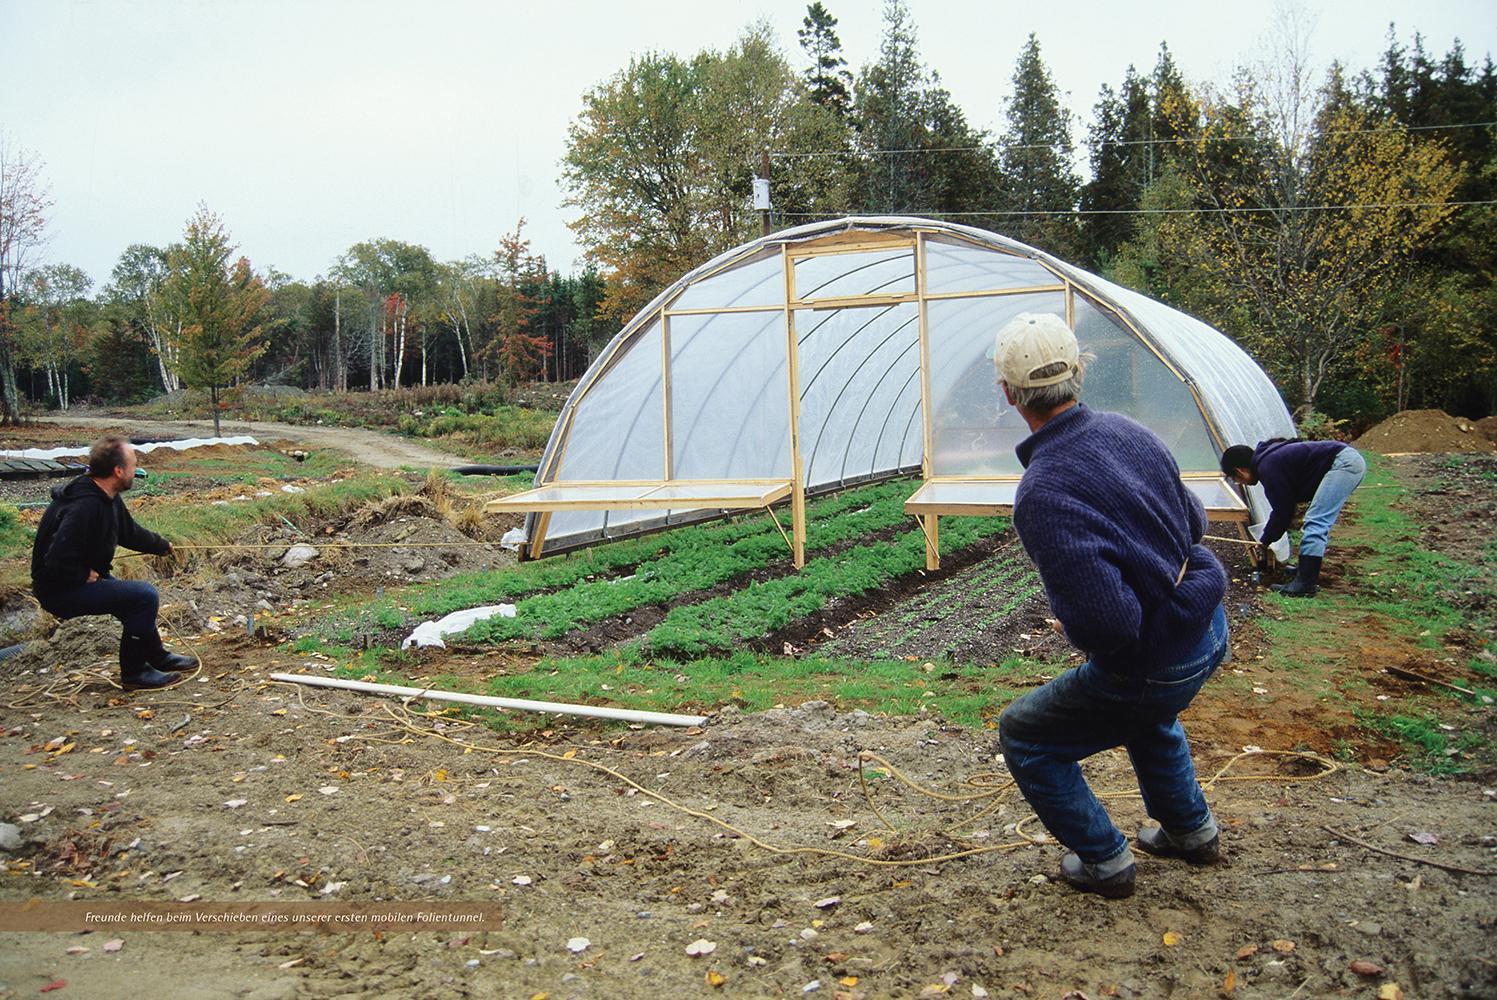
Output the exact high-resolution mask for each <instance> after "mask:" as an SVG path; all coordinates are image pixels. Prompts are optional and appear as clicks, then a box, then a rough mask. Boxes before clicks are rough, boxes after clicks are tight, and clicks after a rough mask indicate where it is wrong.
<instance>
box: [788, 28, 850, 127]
mask: <svg viewBox="0 0 1497 1000" xmlns="http://www.w3.org/2000/svg"><path fill="white" fill-rule="evenodd" d="M796 37H798V38H799V39H800V47H801V48H802V49H804V50H805V53H806V55H808V56H810V57H811V65H810V67H809V68H807V70H806V72H805V81H806V86H807V87H808V88H809V92H810V97H811V101H812V102H813V103H815V104H819V105H821V106H822V107H825V108H830V109H832V110H833V111H835V112H837V114H839V115H842V116H844V117H845V116H846V115H847V113H848V111H849V109H850V108H851V105H852V74H851V73H849V72H848V71H847V60H846V59H844V58H843V57H842V40H841V39H840V38H838V37H837V19H836V18H835V17H833V16H832V15H831V13H830V12H829V11H828V10H827V9H826V7H825V6H823V5H822V3H821V0H816V2H815V3H813V4H811V5H810V6H808V7H807V8H806V16H805V19H804V20H802V21H801V27H800V30H799V31H797V32H796Z"/></svg>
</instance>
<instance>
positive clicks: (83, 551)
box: [31, 435, 195, 691]
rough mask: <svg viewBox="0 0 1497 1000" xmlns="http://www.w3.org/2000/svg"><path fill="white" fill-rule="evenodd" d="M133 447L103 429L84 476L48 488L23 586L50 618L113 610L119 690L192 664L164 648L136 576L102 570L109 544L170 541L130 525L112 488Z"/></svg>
mask: <svg viewBox="0 0 1497 1000" xmlns="http://www.w3.org/2000/svg"><path fill="white" fill-rule="evenodd" d="M135 464H136V462H135V449H134V448H133V447H131V445H130V442H129V441H127V440H125V439H124V438H122V437H118V436H115V435H111V436H109V437H105V438H101V439H99V440H98V441H97V442H95V443H94V446H93V447H92V448H90V449H89V452H88V475H86V476H79V477H78V478H77V479H74V480H73V481H72V482H70V483H67V484H66V485H63V486H56V487H53V489H52V504H51V506H49V507H48V508H47V511H46V513H44V514H43V515H42V521H41V524H40V525H38V526H37V529H36V544H35V545H34V546H33V547H32V549H31V587H32V590H33V591H34V592H35V594H36V600H37V603H38V604H40V605H41V606H42V607H43V608H44V609H45V610H47V611H48V612H50V613H51V614H53V615H56V616H57V617H58V618H78V617H80V616H82V615H113V616H114V617H116V618H118V619H119V620H120V624H121V625H123V626H124V631H123V633H122V634H121V635H120V682H121V685H122V686H123V687H124V689H125V690H126V691H133V690H135V689H136V688H159V687H166V686H167V685H169V684H172V683H174V682H176V681H177V680H179V679H181V676H182V675H181V674H180V673H176V672H175V671H179V670H185V669H186V668H188V667H191V666H192V665H193V664H194V662H195V661H194V660H193V659H192V657H190V656H179V655H177V654H176V653H169V652H167V651H166V648H165V647H164V646H162V644H161V633H160V632H158V631H156V610H157V608H158V607H159V606H160V599H159V598H158V597H157V596H156V588H155V587H153V586H151V584H149V583H146V582H145V581H144V580H116V579H115V578H114V577H112V576H110V575H109V569H110V566H111V564H112V563H113V562H114V550H115V547H116V546H117V545H123V546H124V547H125V548H127V549H134V550H135V551H137V552H150V553H153V554H154V555H158V556H164V555H170V554H171V551H172V544H171V542H168V541H167V540H166V539H165V538H162V537H161V536H160V535H158V534H156V533H155V532H153V531H147V530H146V529H144V528H141V527H139V526H137V525H136V523H135V520H134V519H133V518H132V517H131V516H130V512H129V511H127V510H126V509H125V501H124V500H123V499H122V498H121V497H120V494H121V493H123V492H125V491H126V490H128V489H129V488H130V487H131V486H132V485H134V483H135Z"/></svg>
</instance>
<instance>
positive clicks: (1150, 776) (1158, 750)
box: [998, 606, 1227, 864]
mask: <svg viewBox="0 0 1497 1000" xmlns="http://www.w3.org/2000/svg"><path fill="white" fill-rule="evenodd" d="M1226 654H1227V615H1226V612H1225V611H1223V610H1222V608H1221V607H1220V606H1218V607H1217V609H1216V613H1215V614H1214V615H1212V617H1211V625H1210V627H1209V628H1207V629H1206V632H1205V634H1204V635H1203V636H1202V637H1201V641H1200V642H1198V643H1196V645H1195V648H1194V649H1192V650H1191V651H1190V652H1189V653H1188V654H1187V655H1186V656H1185V658H1184V659H1183V660H1181V661H1180V662H1179V663H1176V664H1173V665H1171V666H1168V667H1162V668H1159V669H1157V670H1155V671H1152V672H1151V673H1149V674H1147V675H1143V676H1138V677H1130V676H1124V675H1122V674H1117V673H1111V672H1108V671H1103V670H1099V669H1098V668H1097V667H1096V666H1094V665H1093V664H1092V662H1091V661H1090V660H1088V661H1087V662H1086V663H1083V664H1082V665H1081V666H1079V667H1077V668H1076V669H1074V670H1068V671H1066V672H1065V673H1064V674H1061V675H1060V676H1059V677H1057V678H1055V680H1053V681H1051V682H1050V683H1048V684H1046V685H1045V686H1044V687H1041V688H1036V689H1035V690H1034V691H1031V692H1030V693H1028V694H1026V695H1024V696H1023V697H1021V698H1018V699H1015V701H1014V702H1013V703H1012V704H1011V705H1009V706H1008V708H1007V709H1005V710H1004V712H1003V715H1002V717H1000V718H999V720H998V737H999V740H1000V742H1001V743H1002V746H1003V758H1004V761H1005V762H1006V763H1007V764H1008V770H1009V773H1010V774H1012V775H1013V776H1014V781H1015V782H1016V783H1017V784H1018V786H1019V791H1021V792H1023V793H1024V798H1025V800H1026V801H1028V803H1029V805H1030V807H1031V808H1032V809H1034V811H1035V814H1036V815H1037V816H1039V818H1040V822H1042V823H1044V824H1045V827H1046V829H1048V830H1049V831H1050V833H1051V834H1053V835H1054V837H1055V839H1056V840H1058V841H1060V842H1061V843H1062V844H1064V845H1065V846H1067V847H1069V848H1070V849H1071V850H1073V851H1075V852H1076V853H1077V854H1078V855H1080V857H1081V860H1082V861H1085V862H1087V863H1088V864H1099V863H1101V862H1104V861H1108V860H1111V859H1113V858H1116V857H1117V856H1118V855H1120V854H1121V853H1122V852H1123V851H1124V850H1126V849H1127V847H1128V839H1127V838H1126V837H1124V836H1123V834H1122V832H1121V831H1119V830H1118V828H1117V827H1116V826H1114V825H1113V822H1112V820H1111V819H1109V818H1108V816H1107V810H1105V809H1103V808H1102V803H1101V802H1099V801H1097V797H1096V796H1095V795H1094V794H1092V790H1091V788H1089V787H1088V786H1087V783H1086V779H1085V778H1083V777H1082V776H1081V768H1080V766H1079V765H1078V764H1077V762H1078V761H1081V760H1085V759H1086V758H1087V757H1090V756H1092V755H1093V754H1097V753H1101V752H1102V751H1103V750H1110V749H1112V748H1113V747H1118V746H1121V747H1126V748H1127V749H1128V756H1129V757H1130V758H1131V759H1132V761H1133V770H1134V772H1135V773H1136V774H1137V775H1138V787H1139V788H1140V789H1141V790H1142V791H1143V797H1144V808H1145V809H1146V810H1147V811H1148V814H1149V815H1150V816H1152V817H1153V818H1154V819H1156V820H1158V821H1159V823H1160V825H1161V826H1163V827H1164V829H1165V830H1166V831H1167V832H1169V833H1171V834H1176V835H1181V836H1184V835H1187V834H1191V833H1196V832H1198V831H1201V830H1203V828H1207V827H1210V826H1211V824H1212V823H1213V820H1212V817H1211V810H1210V809H1209V808H1207V806H1206V796H1205V795H1204V794H1202V792H1201V786H1200V785H1199V784H1198V783H1197V782H1196V772H1195V764H1194V763H1193V762H1192V761H1191V759H1190V745H1189V744H1188V743H1187V742H1186V741H1185V729H1184V727H1182V726H1181V725H1180V720H1179V719H1178V718H1176V716H1177V715H1179V713H1180V712H1181V711H1183V710H1184V709H1185V706H1187V705H1189V704H1190V702H1191V700H1192V699H1193V698H1195V696H1196V692H1198V691H1200V690H1201V686H1202V685H1203V684H1205V683H1206V679H1207V678H1208V677H1210V676H1211V674H1212V673H1213V672H1214V671H1215V670H1216V668H1217V666H1219V665H1220V664H1221V662H1222V660H1223V659H1224V658H1225V657H1226ZM1213 829H1214V828H1213ZM1202 839H1209V837H1206V838H1202Z"/></svg>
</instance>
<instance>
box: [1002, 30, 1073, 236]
mask: <svg viewBox="0 0 1497 1000" xmlns="http://www.w3.org/2000/svg"><path fill="white" fill-rule="evenodd" d="M1013 82H1014V95H1013V97H1011V98H1010V99H1009V101H1008V109H1007V124H1006V128H1005V130H1004V134H1003V137H1002V141H1001V143H1000V146H1001V148H1002V151H1003V152H1002V163H1003V195H1004V199H1003V200H1004V208H1005V210H1007V211H1009V212H1020V213H1022V212H1046V213H1049V212H1061V213H1070V212H1073V211H1074V210H1075V208H1076V201H1077V198H1078V196H1079V193H1080V186H1081V185H1080V181H1079V180H1078V179H1077V177H1076V173H1075V170H1074V169H1073V168H1072V166H1071V161H1072V156H1073V154H1074V152H1075V149H1074V146H1073V145H1072V143H1071V113H1070V111H1068V110H1067V109H1066V108H1065V107H1063V106H1062V104H1061V100H1060V92H1059V91H1058V90H1057V89H1056V86H1055V80H1054V78H1053V77H1052V76H1051V75H1050V70H1049V69H1048V68H1047V67H1046V66H1045V62H1044V59H1043V58H1041V56H1040V43H1039V39H1038V38H1037V37H1036V36H1035V35H1034V34H1030V36H1029V40H1028V41H1027V42H1025V43H1024V48H1023V49H1022V50H1021V51H1020V53H1019V60H1018V64H1017V65H1016V66H1015V68H1014V76H1013ZM1009 220H1010V221H1009V222H1008V223H1007V224H1006V226H1005V228H1006V229H1007V231H1008V233H1009V235H1011V236H1013V237H1014V238H1015V239H1018V240H1021V241H1023V242H1025V243H1028V244H1030V245H1032V246H1036V247H1038V248H1040V249H1042V250H1047V251H1049V252H1051V253H1054V254H1057V255H1059V256H1062V257H1074V256H1076V254H1077V251H1078V250H1079V249H1080V234H1079V231H1078V227H1077V225H1076V217H1075V216H1074V215H1071V214H1062V215H1034V216H1027V215H1010V216H1009Z"/></svg>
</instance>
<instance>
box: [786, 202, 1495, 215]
mask: <svg viewBox="0 0 1497 1000" xmlns="http://www.w3.org/2000/svg"><path fill="white" fill-rule="evenodd" d="M1473 205H1497V200H1490V201H1374V202H1364V203H1359V204H1355V205H1293V206H1285V207H1283V208H1072V209H1030V210H1025V209H1007V210H1004V211H992V212H899V213H889V212H881V213H878V214H879V215H891V214H898V215H911V216H920V217H922V218H928V219H950V218H954V217H958V216H962V217H965V216H1016V215H1022V216H1032V215H1238V214H1248V213H1253V212H1267V213H1270V214H1278V213H1280V212H1334V211H1340V210H1348V211H1349V210H1352V209H1358V208H1466V207H1470V206H1473ZM778 214H779V215H780V216H781V217H782V218H786V219H803V218H804V219H836V218H840V217H842V216H845V215H860V214H868V213H859V212H852V211H848V210H844V211H840V212H781V213H778Z"/></svg>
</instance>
